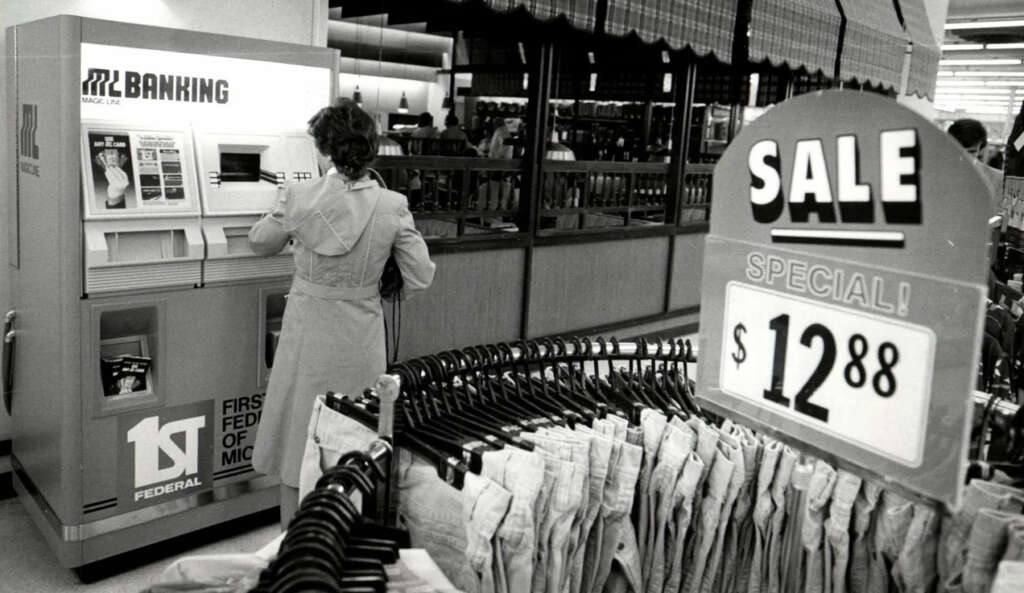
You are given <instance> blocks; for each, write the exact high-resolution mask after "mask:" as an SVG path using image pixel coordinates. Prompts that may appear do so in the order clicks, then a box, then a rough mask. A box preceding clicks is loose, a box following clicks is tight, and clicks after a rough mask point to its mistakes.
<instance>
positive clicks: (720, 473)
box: [681, 443, 735, 593]
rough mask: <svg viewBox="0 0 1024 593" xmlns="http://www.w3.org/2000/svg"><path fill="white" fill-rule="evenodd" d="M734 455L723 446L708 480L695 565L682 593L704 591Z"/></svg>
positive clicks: (694, 544)
mask: <svg viewBox="0 0 1024 593" xmlns="http://www.w3.org/2000/svg"><path fill="white" fill-rule="evenodd" d="M727 451H728V452H727ZM731 454H732V450H731V449H730V447H729V445H727V444H724V443H719V448H718V450H717V451H716V453H715V461H714V464H713V465H712V466H711V472H710V475H709V476H708V480H707V487H706V488H705V492H704V497H703V499H702V500H701V505H700V514H699V515H698V516H697V520H698V522H697V525H696V531H695V532H694V537H693V541H692V543H691V546H692V548H693V550H692V561H691V562H690V563H689V565H688V566H684V569H685V570H686V574H685V575H684V576H683V588H682V589H681V591H682V592H683V593H697V592H698V591H700V589H701V583H703V582H704V576H705V572H706V571H707V568H708V559H709V558H710V557H711V549H712V547H713V546H714V543H715V536H716V534H717V533H718V521H719V518H720V517H721V513H722V505H723V504H724V503H725V497H726V495H727V494H728V491H729V482H730V481H731V480H732V475H733V468H734V467H735V464H734V463H733V462H732V460H731V459H730V456H731Z"/></svg>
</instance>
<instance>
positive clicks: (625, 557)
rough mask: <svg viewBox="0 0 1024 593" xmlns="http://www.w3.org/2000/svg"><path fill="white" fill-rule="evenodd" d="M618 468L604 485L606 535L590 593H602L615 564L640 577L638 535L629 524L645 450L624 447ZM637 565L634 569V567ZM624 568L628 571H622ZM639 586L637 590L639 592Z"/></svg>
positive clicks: (603, 504)
mask: <svg viewBox="0 0 1024 593" xmlns="http://www.w3.org/2000/svg"><path fill="white" fill-rule="evenodd" d="M620 446H621V454H620V456H619V464H618V467H617V470H616V471H615V472H611V471H609V472H608V476H609V478H610V481H609V482H608V483H606V485H605V496H604V500H602V501H601V513H602V514H603V516H604V534H603V538H602V540H601V546H600V552H601V556H600V559H599V561H598V563H597V571H596V573H595V574H596V576H595V577H594V584H593V586H592V587H591V588H590V590H591V591H601V590H603V589H604V588H605V584H606V583H607V582H608V579H609V575H611V574H612V565H613V561H618V564H619V566H620V569H619V570H620V571H621V572H625V573H629V574H633V573H636V574H637V575H638V576H639V572H640V558H639V551H638V550H637V548H638V546H637V545H636V542H635V539H636V535H635V531H634V530H633V524H632V523H631V522H630V520H629V512H630V510H631V509H632V508H633V497H634V495H635V493H636V482H637V478H638V477H639V476H640V465H641V464H642V463H643V453H644V450H643V447H641V446H638V445H632V444H629V443H621V445H620ZM631 534H632V539H633V540H634V541H633V545H632V546H631V549H628V550H627V549H626V548H627V544H626V540H628V539H629V536H630V535H631ZM634 562H635V567H634V566H633V563H634ZM621 567H625V568H621ZM640 586H641V585H640V583H639V581H638V582H637V585H636V590H637V591H639V590H640Z"/></svg>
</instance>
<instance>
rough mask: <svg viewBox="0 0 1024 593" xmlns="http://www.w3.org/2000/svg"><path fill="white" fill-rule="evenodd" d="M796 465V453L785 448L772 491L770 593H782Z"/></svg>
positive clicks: (769, 551)
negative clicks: (784, 537) (785, 539)
mask: <svg viewBox="0 0 1024 593" xmlns="http://www.w3.org/2000/svg"><path fill="white" fill-rule="evenodd" d="M796 463H797V454H796V452H794V451H793V450H792V449H790V448H789V447H788V446H783V447H782V453H781V454H780V456H779V465H778V468H777V469H776V470H775V479H773V480H772V489H771V494H772V503H773V504H774V506H775V510H774V511H772V518H771V523H770V526H769V531H768V540H767V549H768V551H767V553H766V557H767V560H766V564H767V567H766V570H767V572H768V579H767V580H766V581H765V583H766V584H767V591H768V593H780V592H781V590H782V570H781V564H782V558H783V554H782V550H783V548H784V545H783V540H782V535H783V527H784V526H785V525H786V518H787V512H786V511H787V505H786V493H787V491H788V490H789V486H790V480H791V479H792V478H793V469H794V468H795V467H796ZM789 516H790V517H794V516H795V515H794V514H793V513H792V512H790V513H789ZM762 590H763V589H762Z"/></svg>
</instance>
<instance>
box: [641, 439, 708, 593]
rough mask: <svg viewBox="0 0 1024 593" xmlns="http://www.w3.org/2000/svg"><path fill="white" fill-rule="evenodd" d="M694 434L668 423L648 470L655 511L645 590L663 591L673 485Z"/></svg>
mask: <svg viewBox="0 0 1024 593" xmlns="http://www.w3.org/2000/svg"><path fill="white" fill-rule="evenodd" d="M696 440H697V435H696V434H694V432H693V431H692V430H691V429H690V428H689V427H688V426H685V425H683V428H680V427H679V426H677V425H674V424H669V425H668V426H667V427H665V432H664V436H663V438H662V442H661V445H659V447H658V450H659V451H660V454H659V455H658V464H657V466H655V468H654V471H653V472H652V474H651V483H650V503H649V507H650V509H651V511H652V512H653V514H654V522H653V529H652V530H650V531H649V532H648V534H647V536H648V538H649V541H648V542H647V556H646V557H645V558H644V559H643V560H644V564H643V566H644V574H643V586H644V590H645V591H647V593H662V587H663V586H664V584H665V546H666V543H665V542H666V538H665V535H666V532H667V530H668V523H669V521H670V517H671V515H672V511H673V509H674V507H673V503H674V502H675V498H674V497H675V487H676V483H677V482H678V481H679V475H680V472H681V471H682V469H683V464H684V463H685V462H686V458H687V457H688V456H689V455H690V453H691V452H693V446H694V444H695V441H696Z"/></svg>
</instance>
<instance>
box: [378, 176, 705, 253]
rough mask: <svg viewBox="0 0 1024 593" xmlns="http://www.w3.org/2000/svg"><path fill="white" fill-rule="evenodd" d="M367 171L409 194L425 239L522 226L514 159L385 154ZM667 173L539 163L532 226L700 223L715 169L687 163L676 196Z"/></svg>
mask: <svg viewBox="0 0 1024 593" xmlns="http://www.w3.org/2000/svg"><path fill="white" fill-rule="evenodd" d="M374 168H375V169H376V170H377V171H378V172H379V173H380V174H381V176H382V177H383V179H384V181H385V182H386V183H387V185H388V187H389V188H390V189H393V190H395V191H397V192H400V193H402V194H404V195H406V196H407V197H408V199H409V208H410V210H411V211H412V213H413V217H414V218H415V220H416V226H417V228H418V229H419V230H420V232H421V233H423V235H424V236H425V237H426V238H428V239H442V238H443V239H451V238H458V237H464V236H467V235H484V234H508V233H520V232H525V231H526V230H527V229H525V228H520V226H519V225H518V221H521V220H523V213H522V212H521V210H522V208H521V204H520V195H521V194H524V193H525V192H524V191H523V190H524V188H523V183H524V176H523V170H522V161H520V160H518V159H516V160H508V159H484V158H476V157H453V156H386V157H378V159H377V161H376V162H375V163H374ZM669 171H670V169H669V164H668V163H630V162H609V161H544V164H543V169H542V175H541V179H540V187H539V189H538V192H537V195H539V204H538V210H539V218H538V227H537V230H538V231H541V232H543V233H545V234H548V233H557V234H563V233H572V232H573V231H583V230H587V229H599V228H609V227H627V228H649V227H652V226H674V225H676V224H677V223H678V224H679V225H681V226H686V225H692V224H700V223H704V222H706V221H707V220H708V214H709V210H710V206H711V177H712V172H713V171H714V166H713V165H706V164H689V165H687V166H686V170H685V175H684V182H683V187H682V188H681V189H680V191H679V192H678V196H676V195H673V194H672V192H670V191H669V183H668V176H669ZM673 215H674V216H676V217H677V218H672V216H673ZM667 217H668V219H667Z"/></svg>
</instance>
